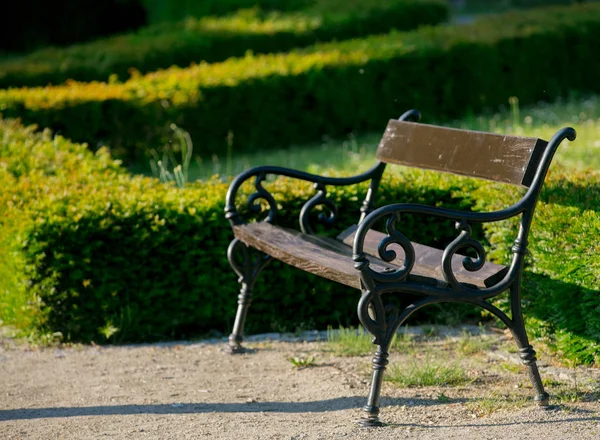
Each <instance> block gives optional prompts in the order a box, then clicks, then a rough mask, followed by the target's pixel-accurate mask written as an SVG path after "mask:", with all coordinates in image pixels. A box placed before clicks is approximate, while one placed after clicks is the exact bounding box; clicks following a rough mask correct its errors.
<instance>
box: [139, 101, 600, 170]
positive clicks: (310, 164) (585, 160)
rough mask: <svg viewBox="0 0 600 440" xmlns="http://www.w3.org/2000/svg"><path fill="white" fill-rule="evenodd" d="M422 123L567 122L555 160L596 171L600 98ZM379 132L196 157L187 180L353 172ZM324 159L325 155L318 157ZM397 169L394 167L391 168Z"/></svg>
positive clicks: (530, 127) (513, 106)
mask: <svg viewBox="0 0 600 440" xmlns="http://www.w3.org/2000/svg"><path fill="white" fill-rule="evenodd" d="M423 122H431V123H437V124H443V125H447V126H452V127H456V128H462V129H468V130H477V131H489V132H494V133H501V134H515V135H519V136H531V137H539V138H542V139H546V140H549V139H550V137H552V135H553V134H554V133H556V131H557V130H559V129H560V128H562V127H565V126H572V127H573V128H575V129H576V130H577V140H576V141H575V142H574V143H572V144H571V143H565V144H564V145H562V146H561V147H560V148H559V150H558V152H557V155H556V160H557V161H558V162H560V163H562V164H563V165H565V166H567V167H572V168H576V169H585V168H588V167H589V168H593V169H600V96H598V95H594V96H588V97H584V98H579V97H571V98H569V99H564V100H558V101H556V102H553V103H539V104H538V105H534V106H527V107H523V108H520V106H519V103H518V100H517V99H515V98H512V99H511V100H510V102H508V103H507V105H506V107H505V108H502V109H500V110H499V111H497V112H495V113H487V114H482V115H477V116H476V115H468V116H466V117H465V118H463V119H460V120H455V121H450V122H440V121H435V120H433V121H432V120H431V118H429V117H427V115H424V117H423ZM380 137H381V133H368V134H362V135H359V136H355V135H354V134H350V135H349V136H348V137H347V139H343V140H333V139H325V140H324V141H322V142H321V143H318V144H309V145H303V146H290V147H289V148H282V149H280V150H274V151H265V152H258V153H246V154H237V153H236V155H235V156H232V155H228V154H225V155H224V156H217V155H213V156H212V157H210V158H201V157H200V156H198V155H196V156H195V157H194V158H193V160H192V161H191V163H190V166H189V178H190V180H197V179H207V178H209V177H210V176H213V175H215V174H218V175H221V176H222V177H223V178H225V179H227V178H228V177H230V176H235V175H237V174H239V173H240V172H242V171H244V170H246V169H248V168H250V167H253V166H258V165H278V166H286V167H290V168H295V169H300V170H304V171H308V172H312V173H317V174H326V173H328V172H330V170H331V169H335V170H336V171H337V172H340V173H342V174H355V173H358V172H361V171H364V170H366V169H368V168H369V167H370V166H372V165H373V164H374V163H375V150H376V149H377V144H378V142H379V139H380ZM324 157H325V158H326V159H325V160H324ZM394 169H396V170H398V167H394ZM131 170H132V171H133V172H140V173H147V174H150V173H151V171H150V170H149V169H148V166H147V165H143V164H142V165H141V166H138V167H134V168H132V169H131Z"/></svg>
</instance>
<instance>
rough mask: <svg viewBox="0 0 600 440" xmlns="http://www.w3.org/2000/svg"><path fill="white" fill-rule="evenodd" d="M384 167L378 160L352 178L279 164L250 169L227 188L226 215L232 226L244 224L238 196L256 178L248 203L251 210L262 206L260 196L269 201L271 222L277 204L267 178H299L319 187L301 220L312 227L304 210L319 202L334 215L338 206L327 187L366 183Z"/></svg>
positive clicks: (305, 226) (268, 218) (378, 175)
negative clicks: (330, 175)
mask: <svg viewBox="0 0 600 440" xmlns="http://www.w3.org/2000/svg"><path fill="white" fill-rule="evenodd" d="M384 167H385V164H382V163H381V162H377V163H376V164H375V166H373V167H372V168H371V169H369V170H368V171H366V172H364V173H362V174H358V175H356V176H351V177H326V176H319V175H316V174H311V173H306V172H303V171H298V170H294V169H290V168H284V167H276V166H260V167H255V168H251V169H249V170H246V171H244V172H243V173H241V174H240V175H238V176H237V177H236V178H235V179H234V180H233V182H231V185H230V186H229V190H228V191H227V199H226V205H225V217H226V218H227V219H228V220H229V221H230V222H231V224H232V225H237V224H241V223H243V221H242V220H241V219H240V218H239V214H238V212H237V210H236V206H235V199H236V197H237V193H238V191H239V189H240V187H241V186H242V184H244V182H246V181H248V180H250V179H252V178H255V181H254V187H255V188H256V192H255V193H253V194H252V195H250V197H248V205H249V206H250V209H252V210H254V211H257V210H259V209H260V208H259V207H258V206H257V205H256V203H255V202H256V201H257V200H258V199H263V200H265V201H266V202H267V203H268V204H269V213H268V215H267V218H266V219H265V220H266V221H268V222H272V221H273V220H274V219H275V214H276V212H277V204H276V203H275V199H274V198H273V196H272V195H271V194H270V193H269V192H268V191H267V190H266V189H265V188H264V187H263V185H262V183H263V182H264V180H265V179H266V178H267V176H285V177H291V178H294V179H298V180H303V181H305V182H312V183H314V184H315V188H316V189H317V190H318V192H317V195H315V196H314V197H313V198H312V199H311V200H309V201H308V202H307V203H306V204H305V205H304V207H303V208H302V213H301V220H300V222H301V226H302V229H303V230H304V229H307V230H310V227H309V226H308V224H307V223H306V222H305V221H303V218H304V217H305V214H304V213H306V212H307V211H309V210H310V209H312V208H313V207H314V206H316V205H319V204H321V205H325V206H327V207H328V208H329V209H330V210H331V211H332V213H333V214H334V215H335V212H336V208H335V206H334V205H333V202H331V201H330V200H329V199H327V198H326V197H325V186H327V185H331V186H347V185H354V184H356V183H360V182H365V181H368V180H372V179H374V178H379V177H380V176H381V173H382V172H383V168H384Z"/></svg>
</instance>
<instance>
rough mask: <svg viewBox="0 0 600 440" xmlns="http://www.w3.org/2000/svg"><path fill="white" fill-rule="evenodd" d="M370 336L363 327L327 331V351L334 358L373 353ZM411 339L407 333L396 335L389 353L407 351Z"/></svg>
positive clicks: (410, 345) (329, 329)
mask: <svg viewBox="0 0 600 440" xmlns="http://www.w3.org/2000/svg"><path fill="white" fill-rule="evenodd" d="M372 339H373V336H371V335H370V334H369V333H368V332H367V331H366V330H365V329H364V328H363V327H359V328H354V327H349V328H344V327H340V328H339V329H337V330H333V329H332V328H331V327H329V328H328V329H327V345H328V349H329V350H330V351H331V352H333V354H335V355H336V356H365V355H369V354H373V353H374V352H375V346H374V345H373V343H372V342H371V341H372ZM412 342H413V341H412V338H411V335H410V334H408V333H398V334H397V335H396V337H395V338H394V340H393V342H392V346H391V348H390V351H393V350H396V351H407V350H410V349H411V347H412Z"/></svg>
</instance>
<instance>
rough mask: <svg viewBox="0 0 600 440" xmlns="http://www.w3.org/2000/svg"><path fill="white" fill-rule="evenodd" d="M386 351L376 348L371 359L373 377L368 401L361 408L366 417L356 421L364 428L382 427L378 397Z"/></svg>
mask: <svg viewBox="0 0 600 440" xmlns="http://www.w3.org/2000/svg"><path fill="white" fill-rule="evenodd" d="M388 356H389V353H388V349H387V348H386V347H382V346H381V345H378V346H377V352H376V353H375V356H374V357H373V361H372V362H373V377H372V378H371V391H370V392H369V400H368V401H367V404H366V405H365V406H364V407H363V411H364V412H365V413H366V417H363V418H361V419H360V420H358V424H359V425H360V426H362V427H365V428H372V427H378V426H383V425H384V424H383V422H381V420H379V396H380V394H381V384H382V382H383V372H384V371H385V368H386V366H387V364H388V363H389V361H388Z"/></svg>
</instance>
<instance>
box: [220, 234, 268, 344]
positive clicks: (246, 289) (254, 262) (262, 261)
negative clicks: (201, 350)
mask: <svg viewBox="0 0 600 440" xmlns="http://www.w3.org/2000/svg"><path fill="white" fill-rule="evenodd" d="M227 258H228V259H229V263H230V264H231V267H232V268H233V270H234V271H235V273H236V274H237V275H238V276H239V278H238V281H239V282H240V284H241V285H242V287H241V289H240V293H239V295H238V308H237V313H236V316H235V323H234V324H233V330H232V332H231V335H229V345H228V348H227V351H228V352H229V353H231V354H238V353H244V352H245V351H246V349H245V348H244V347H243V346H242V341H243V339H244V326H245V324H246V316H247V315H248V309H249V308H250V304H251V303H252V293H253V291H254V283H255V281H256V278H257V277H258V274H259V273H260V272H261V271H262V270H263V269H264V267H265V266H266V265H267V264H268V263H269V261H271V258H270V257H269V256H268V255H264V254H261V253H259V252H257V251H254V250H253V249H251V248H249V247H247V246H246V245H245V244H244V243H242V242H241V241H239V240H238V239H237V238H235V239H234V240H233V241H232V242H231V244H230V245H229V248H228V249H227Z"/></svg>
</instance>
